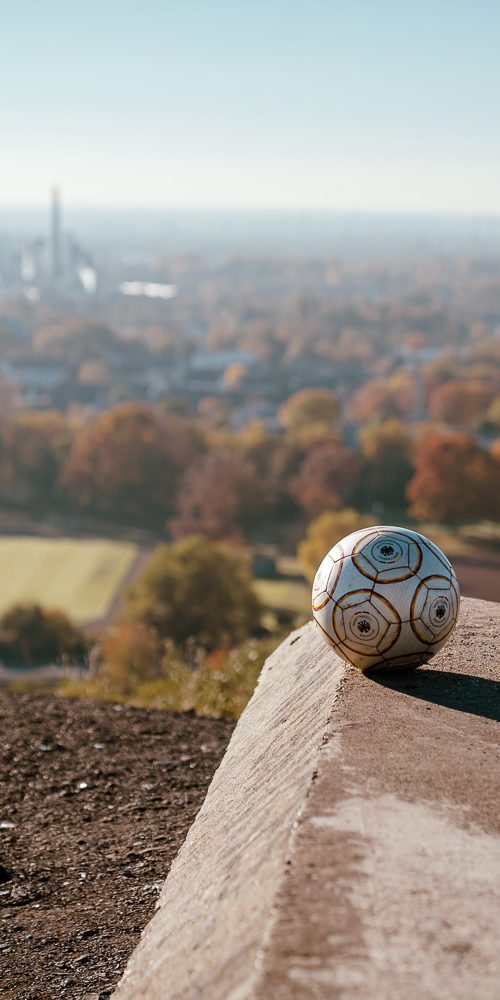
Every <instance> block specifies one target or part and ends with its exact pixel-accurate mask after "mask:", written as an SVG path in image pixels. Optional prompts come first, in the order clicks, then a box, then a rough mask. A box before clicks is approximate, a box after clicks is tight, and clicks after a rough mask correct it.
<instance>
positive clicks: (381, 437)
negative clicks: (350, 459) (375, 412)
mask: <svg viewBox="0 0 500 1000" xmlns="http://www.w3.org/2000/svg"><path fill="white" fill-rule="evenodd" d="M359 443H360V447H361V454H362V455H363V457H364V459H365V462H366V480H367V492H368V495H369V496H370V499H372V500H374V499H375V500H381V501H383V503H384V504H388V505H390V506H396V507H399V506H401V507H403V506H405V502H406V501H405V491H406V487H407V485H408V482H409V480H410V479H411V476H412V471H413V470H412V465H411V456H412V449H413V444H412V441H411V438H410V435H409V434H408V430H407V428H406V426H405V424H403V423H402V421H401V420H396V419H392V420H384V421H382V423H376V424H368V425H367V426H364V427H362V428H361V429H360V432H359Z"/></svg>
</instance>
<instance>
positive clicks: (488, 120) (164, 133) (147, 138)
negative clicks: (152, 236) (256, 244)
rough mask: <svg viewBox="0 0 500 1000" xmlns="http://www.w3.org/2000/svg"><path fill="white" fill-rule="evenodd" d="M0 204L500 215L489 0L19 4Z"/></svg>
mask: <svg viewBox="0 0 500 1000" xmlns="http://www.w3.org/2000/svg"><path fill="white" fill-rule="evenodd" d="M6 7H7V5H6V4H4V5H3V11H2V13H1V14H0V39H1V41H0V46H1V48H0V93H1V95H2V97H1V100H0V146H1V148H0V203H1V204H3V205H6V204H16V205H21V204H37V203H42V202H44V201H45V200H46V197H47V187H48V186H49V185H50V184H51V183H52V182H58V183H60V184H61V185H62V187H63V188H64V193H65V198H66V201H67V202H70V203H71V204H74V205H77V204H92V205H99V204H102V205H123V206H125V205H127V206H142V205H144V206H146V205H161V206H210V207H219V206H227V207H232V206H238V207H251V206H258V207H267V206H269V207H278V208H279V207H283V208H301V207H317V208H323V207H324V208H334V209H346V210H351V209H374V210H396V211H400V210H403V211H404V210H416V211H426V210H430V211H442V212H448V211H459V212H494V213H500V69H499V65H500V60H499V55H498V49H499V42H500V2H499V0H476V2H463V0H433V2H431V0H344V2H342V3H340V2H337V0H308V2H306V0H179V2H178V3H171V2H168V0H142V2H141V0H134V2H130V0H120V2H118V0H87V2H86V3H84V4H77V3H72V2H71V0H46V2H42V0H26V2H24V3H13V2H11V3H9V5H8V7H9V9H6Z"/></svg>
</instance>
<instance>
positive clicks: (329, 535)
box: [297, 507, 364, 580]
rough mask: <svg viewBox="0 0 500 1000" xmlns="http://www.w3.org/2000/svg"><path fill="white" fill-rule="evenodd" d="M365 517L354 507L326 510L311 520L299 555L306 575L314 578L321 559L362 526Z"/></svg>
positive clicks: (300, 544) (298, 550)
mask: <svg viewBox="0 0 500 1000" xmlns="http://www.w3.org/2000/svg"><path fill="white" fill-rule="evenodd" d="M363 523H364V519H363V518H362V516H361V514H358V511H357V510H354V509H353V508H352V507H344V508H343V509H342V510H335V511H334V510H325V511H324V512H323V514H320V515H319V517H316V518H315V519H314V521H311V523H310V524H309V527H308V529H307V533H306V536H305V538H303V539H302V541H301V542H300V543H299V547H298V549H297V557H298V560H299V562H300V565H301V566H302V569H303V570H304V574H305V576H307V577H308V578H309V579H311V580H312V579H313V577H314V575H315V573H316V570H317V568H318V566H319V564H320V562H321V560H322V559H323V558H324V556H326V553H327V552H328V551H329V550H330V549H331V548H332V546H333V545H335V544H336V543H337V542H338V541H340V539H341V538H345V536H346V535H350V534H351V532H353V531H357V530H358V528H362V527H363Z"/></svg>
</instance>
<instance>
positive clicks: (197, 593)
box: [125, 535, 260, 649]
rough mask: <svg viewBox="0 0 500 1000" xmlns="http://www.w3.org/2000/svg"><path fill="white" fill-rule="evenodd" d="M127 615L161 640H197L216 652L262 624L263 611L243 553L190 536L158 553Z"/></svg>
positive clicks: (132, 597) (139, 583)
mask: <svg viewBox="0 0 500 1000" xmlns="http://www.w3.org/2000/svg"><path fill="white" fill-rule="evenodd" d="M125 614H126V616H127V617H128V618H129V619H130V620H132V621H140V622H142V623H144V624H145V625H147V626H148V627H150V628H152V629H154V630H155V632H156V633H157V634H158V635H159V636H160V637H161V638H163V639H170V640H172V641H173V642H175V643H183V642H185V641H186V640H187V639H189V638H190V637H194V638H195V639H196V640H197V641H198V642H199V643H200V645H202V646H203V647H204V648H206V649H214V648H216V647H218V646H224V647H225V646H227V645H230V644H231V643H237V642H240V641H241V640H243V639H245V638H246V637H247V636H248V635H250V634H251V633H252V632H253V631H254V630H255V629H256V627H257V626H258V624H259V620H260V606H259V601H258V598H257V596H256V594H255V592H254V590H253V587H252V583H251V579H250V576H249V572H248V569H247V565H246V561H245V555H244V550H239V549H235V548H228V547H226V546H224V545H221V544H220V543H215V542H210V541H208V540H207V539H206V538H203V537H202V536H201V535H191V536H189V537H188V538H183V539H181V540H180V541H178V542H174V543H173V544H172V545H162V546H159V547H158V548H157V549H156V550H155V552H154V553H153V555H152V557H151V559H150V561H149V562H148V564H147V565H146V567H145V568H144V570H143V571H142V573H141V574H140V575H139V577H138V578H137V580H136V582H135V584H134V586H133V589H132V591H131V593H130V596H129V599H128V603H127V607H126V609H125Z"/></svg>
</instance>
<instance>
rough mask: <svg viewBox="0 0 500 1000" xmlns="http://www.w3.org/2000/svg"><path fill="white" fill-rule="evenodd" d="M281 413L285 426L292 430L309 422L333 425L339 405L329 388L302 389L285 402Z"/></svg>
mask: <svg viewBox="0 0 500 1000" xmlns="http://www.w3.org/2000/svg"><path fill="white" fill-rule="evenodd" d="M279 415H280V420H281V422H282V424H283V426H284V427H285V428H286V429H287V430H290V431H295V430H298V429H299V428H301V427H304V426H306V425H308V424H326V425H327V427H333V425H334V424H335V422H336V420H337V418H338V415H339V407H338V403H337V400H336V398H335V396H334V395H333V392H330V391H329V390H328V389H300V390H299V392H295V393H294V394H293V396H290V397H289V399H287V401H286V403H283V406H282V407H281V409H280V413H279Z"/></svg>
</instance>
